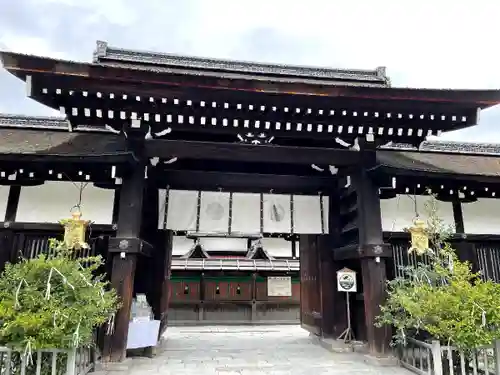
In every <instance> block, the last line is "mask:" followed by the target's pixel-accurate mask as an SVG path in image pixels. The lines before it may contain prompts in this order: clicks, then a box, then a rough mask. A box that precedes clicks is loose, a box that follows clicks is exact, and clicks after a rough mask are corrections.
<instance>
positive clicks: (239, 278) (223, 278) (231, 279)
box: [204, 276, 252, 283]
mask: <svg viewBox="0 0 500 375" xmlns="http://www.w3.org/2000/svg"><path fill="white" fill-rule="evenodd" d="M204 280H206V281H215V282H216V283H221V282H240V283H246V282H249V281H250V282H251V281H252V277H251V276H247V277H245V276H207V277H205V278H204Z"/></svg>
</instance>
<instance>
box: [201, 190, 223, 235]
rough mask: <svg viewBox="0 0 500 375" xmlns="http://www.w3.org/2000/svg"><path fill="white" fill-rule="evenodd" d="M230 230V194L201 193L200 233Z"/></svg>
mask: <svg viewBox="0 0 500 375" xmlns="http://www.w3.org/2000/svg"><path fill="white" fill-rule="evenodd" d="M228 230H229V193H222V192H212V191H203V192H202V193H201V207H200V232H223V233H227V232H228Z"/></svg>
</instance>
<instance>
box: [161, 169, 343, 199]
mask: <svg viewBox="0 0 500 375" xmlns="http://www.w3.org/2000/svg"><path fill="white" fill-rule="evenodd" d="M277 172H279V171H277ZM154 178H155V179H157V180H158V185H159V186H160V185H165V186H166V185H168V186H170V188H171V189H179V190H206V191H210V190H212V191H216V190H218V189H219V188H221V189H223V190H229V191H232V192H240V193H242V192H252V193H260V192H262V193H265V192H269V190H271V189H272V190H273V192H275V193H282V194H286V193H289V194H292V193H295V194H297V193H299V194H317V193H318V192H321V191H326V190H327V189H328V188H329V187H330V186H331V184H332V183H333V182H332V181H334V180H333V178H331V177H312V176H291V175H271V174H254V173H230V172H213V171H210V172H207V171H187V170H167V171H160V170H159V171H158V173H157V175H156V176H154Z"/></svg>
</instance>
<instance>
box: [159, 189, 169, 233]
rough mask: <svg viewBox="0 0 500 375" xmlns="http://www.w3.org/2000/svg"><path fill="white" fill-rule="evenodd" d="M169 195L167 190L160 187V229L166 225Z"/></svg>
mask: <svg viewBox="0 0 500 375" xmlns="http://www.w3.org/2000/svg"><path fill="white" fill-rule="evenodd" d="M166 197H167V190H165V189H158V229H164V227H165V203H166V201H165V198H166Z"/></svg>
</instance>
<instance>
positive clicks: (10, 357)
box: [0, 347, 96, 375]
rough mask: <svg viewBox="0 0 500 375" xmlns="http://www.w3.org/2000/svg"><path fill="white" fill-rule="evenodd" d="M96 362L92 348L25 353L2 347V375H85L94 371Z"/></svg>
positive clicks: (0, 359)
mask: <svg viewBox="0 0 500 375" xmlns="http://www.w3.org/2000/svg"><path fill="white" fill-rule="evenodd" d="M95 362H96V356H95V351H94V350H93V349H92V348H78V349H69V350H58V349H54V350H38V351H36V352H33V353H25V352H20V351H14V350H11V349H9V348H6V347H0V374H1V375H85V374H88V373H89V372H90V371H92V370H94V368H95Z"/></svg>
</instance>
